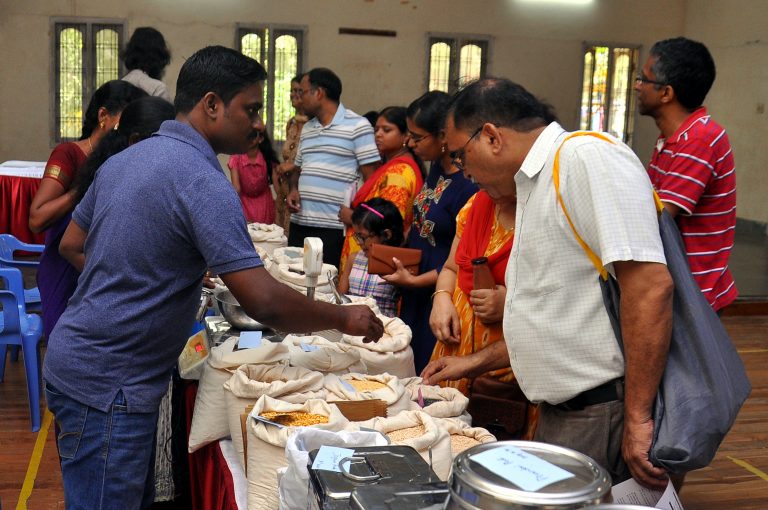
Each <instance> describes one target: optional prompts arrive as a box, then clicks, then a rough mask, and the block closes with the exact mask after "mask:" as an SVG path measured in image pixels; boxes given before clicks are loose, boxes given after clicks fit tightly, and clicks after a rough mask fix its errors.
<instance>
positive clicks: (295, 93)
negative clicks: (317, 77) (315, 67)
mask: <svg viewBox="0 0 768 510" xmlns="http://www.w3.org/2000/svg"><path fill="white" fill-rule="evenodd" d="M303 93H304V91H303V90H301V89H291V95H293V96H299V97H301V95H302V94H303Z"/></svg>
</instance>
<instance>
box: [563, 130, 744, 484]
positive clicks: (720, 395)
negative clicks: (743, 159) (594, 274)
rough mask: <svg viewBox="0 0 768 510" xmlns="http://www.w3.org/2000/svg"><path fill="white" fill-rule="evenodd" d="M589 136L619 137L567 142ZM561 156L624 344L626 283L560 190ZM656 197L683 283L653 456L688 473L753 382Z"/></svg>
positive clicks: (707, 457)
mask: <svg viewBox="0 0 768 510" xmlns="http://www.w3.org/2000/svg"><path fill="white" fill-rule="evenodd" d="M584 135H587V136H595V137H597V138H601V139H603V140H606V141H607V142H609V143H613V141H611V140H610V139H609V138H607V137H605V136H603V135H600V134H598V133H589V132H579V133H574V134H572V135H570V136H568V137H567V138H566V139H565V140H564V141H563V143H565V142H566V141H568V139H569V138H571V137H574V136H584ZM560 148H562V145H561V146H560ZM559 155H560V149H558V151H557V154H556V156H555V164H554V169H553V179H554V183H555V192H556V194H557V200H558V202H559V204H560V207H561V208H562V210H563V213H565V216H566V219H567V220H568V223H569V224H570V226H571V228H572V229H573V233H574V234H575V236H576V240H577V241H578V242H579V244H580V245H581V247H582V248H583V249H584V251H585V252H586V254H587V256H588V257H589V258H590V260H591V261H592V264H594V266H595V268H596V269H597V271H598V272H599V273H600V287H601V289H602V291H603V302H604V303H605V307H606V311H607V312H608V316H609V317H610V319H611V325H612V326H613V330H614V333H615V334H616V339H617V341H618V342H619V346H620V347H622V351H623V341H622V337H621V328H620V326H619V313H620V310H619V296H620V293H619V286H618V283H617V282H616V280H615V279H614V278H613V277H612V276H611V275H610V274H609V273H608V271H607V270H606V269H605V267H604V266H603V263H602V261H601V260H600V258H599V257H598V256H597V255H596V254H595V253H594V252H593V251H592V250H591V249H590V248H589V246H588V245H587V244H586V243H585V242H584V240H583V239H582V238H581V236H580V235H579V233H578V232H577V231H576V227H575V226H574V225H573V222H572V221H571V219H570V216H569V215H568V211H567V210H566V208H565V203H564V202H563V199H562V196H561V195H560V184H559V168H558V161H559ZM654 198H655V200H656V208H657V210H658V211H659V234H660V237H661V241H662V244H663V245H664V256H665V257H666V260H667V268H668V270H669V273H670V275H671V276H672V280H673V281H674V284H675V290H674V299H673V310H672V340H671V342H670V346H669V353H668V355H667V365H666V367H665V369H664V374H663V376H662V379H661V383H660V384H659V390H658V394H657V395H656V402H655V404H654V410H653V420H654V430H653V438H652V443H651V450H650V452H649V457H650V460H651V463H653V464H654V465H655V466H659V467H663V468H665V469H667V470H668V471H670V472H672V473H685V472H687V471H692V470H694V469H699V468H702V467H705V466H707V465H709V463H710V462H712V459H713V458H714V456H715V454H716V453H717V449H718V447H719V446H720V443H721V442H722V440H723V439H724V438H725V435H726V434H727V433H728V431H729V430H730V428H731V426H733V423H734V422H735V421H736V416H737V415H738V414H739V409H741V406H742V404H743V403H744V401H745V400H746V399H747V397H748V396H749V393H750V391H751V390H752V387H751V386H750V383H749V379H747V374H746V372H745V370H744V364H743V363H742V361H741V358H740V357H739V354H738V352H737V351H736V348H735V347H734V345H733V342H732V341H731V339H730V337H729V336H728V333H727V332H726V331H725V328H724V327H723V324H722V322H721V321H720V318H719V317H718V316H717V314H716V313H715V311H714V310H712V307H711V306H710V305H709V303H708V302H707V300H706V298H705V297H704V294H702V292H701V289H700V288H699V286H698V284H697V283H696V281H695V280H694V279H693V275H692V274H691V270H690V268H689V266H688V258H687V256H686V253H685V247H684V245H683V240H682V237H681V236H680V232H679V231H678V229H677V224H676V223H675V220H674V219H673V218H672V216H670V214H669V213H668V212H667V211H666V210H665V209H664V205H663V204H662V203H661V200H660V199H659V196H658V195H657V194H656V192H654Z"/></svg>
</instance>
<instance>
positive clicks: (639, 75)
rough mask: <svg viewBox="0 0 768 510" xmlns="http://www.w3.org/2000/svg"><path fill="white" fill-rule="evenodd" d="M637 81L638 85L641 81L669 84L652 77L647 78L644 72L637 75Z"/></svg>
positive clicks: (661, 84)
mask: <svg viewBox="0 0 768 510" xmlns="http://www.w3.org/2000/svg"><path fill="white" fill-rule="evenodd" d="M635 83H637V84H638V85H639V84H641V83H652V84H653V85H660V86H664V85H667V84H666V83H664V82H663V81H656V80H652V79H650V78H646V77H645V76H643V75H642V74H638V75H637V76H636V77H635Z"/></svg>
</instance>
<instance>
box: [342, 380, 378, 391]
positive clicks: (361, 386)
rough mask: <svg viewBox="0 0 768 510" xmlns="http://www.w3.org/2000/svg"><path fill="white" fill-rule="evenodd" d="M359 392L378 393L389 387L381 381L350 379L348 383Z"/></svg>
mask: <svg viewBox="0 0 768 510" xmlns="http://www.w3.org/2000/svg"><path fill="white" fill-rule="evenodd" d="M347 382H348V383H349V384H350V385H351V386H352V387H353V388H355V389H356V390H357V391H376V390H380V389H382V388H386V387H387V385H386V384H384V383H380V382H379V381H368V380H363V379H350V380H349V381H347Z"/></svg>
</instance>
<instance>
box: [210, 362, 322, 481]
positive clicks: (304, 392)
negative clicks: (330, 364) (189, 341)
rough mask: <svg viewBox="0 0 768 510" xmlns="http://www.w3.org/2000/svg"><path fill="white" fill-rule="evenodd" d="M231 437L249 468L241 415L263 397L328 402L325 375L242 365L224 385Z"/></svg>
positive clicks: (240, 458) (280, 368) (298, 402)
mask: <svg viewBox="0 0 768 510" xmlns="http://www.w3.org/2000/svg"><path fill="white" fill-rule="evenodd" d="M224 393H225V395H226V402H227V418H228V421H229V435H230V436H231V437H232V444H233V445H234V446H235V450H236V451H237V454H238V457H237V460H238V461H240V464H241V465H243V466H244V465H245V463H244V462H245V461H244V460H243V459H244V458H245V453H244V449H243V434H242V428H241V426H240V415H241V414H243V413H244V412H245V408H246V407H248V406H251V405H254V404H255V403H256V401H257V400H259V398H261V397H262V396H264V395H268V396H270V397H272V398H276V399H280V400H282V401H284V402H290V403H292V404H303V403H304V402H306V401H307V400H309V399H312V398H320V399H324V398H325V396H326V394H327V391H326V390H325V388H324V387H323V374H321V373H319V372H313V371H311V370H307V369H306V368H300V367H291V366H288V365H283V364H280V365H274V364H272V365H242V366H240V367H238V369H237V370H235V373H233V374H232V377H230V379H229V380H228V381H227V382H226V383H224Z"/></svg>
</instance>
